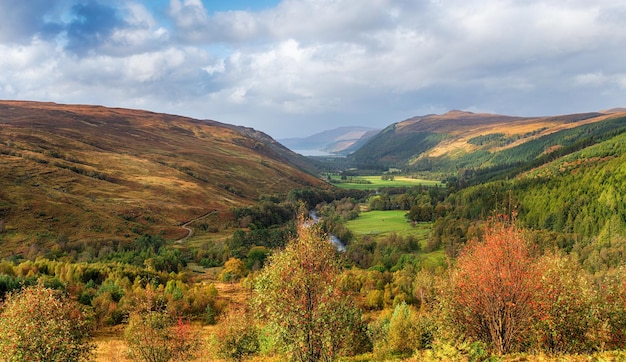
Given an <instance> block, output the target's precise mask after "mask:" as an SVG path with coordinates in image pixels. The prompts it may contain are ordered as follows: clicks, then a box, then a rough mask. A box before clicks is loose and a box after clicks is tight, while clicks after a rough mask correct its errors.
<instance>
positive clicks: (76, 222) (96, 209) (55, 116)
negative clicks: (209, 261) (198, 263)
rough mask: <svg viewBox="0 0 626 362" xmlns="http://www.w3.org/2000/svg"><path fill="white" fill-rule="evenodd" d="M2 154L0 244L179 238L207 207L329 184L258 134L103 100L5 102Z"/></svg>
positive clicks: (0, 104) (1, 105) (0, 117)
mask: <svg viewBox="0 0 626 362" xmlns="http://www.w3.org/2000/svg"><path fill="white" fill-rule="evenodd" d="M0 160H1V162H0V220H2V221H0V232H3V233H0V240H2V242H1V244H0V249H1V250H7V249H10V248H11V247H15V246H16V245H37V244H39V243H46V242H48V241H55V240H58V239H59V238H62V239H68V240H94V241H98V240H107V239H111V238H118V239H119V238H135V237H136V236H137V235H141V234H144V233H149V234H156V233H163V234H164V235H165V236H166V237H168V238H170V239H173V238H178V237H182V236H184V235H185V233H186V232H185V230H183V229H181V228H180V227H178V225H180V224H181V223H183V222H184V221H187V220H191V219H193V218H194V217H198V216H200V215H203V214H205V213H207V212H209V211H212V210H219V211H227V210H229V209H230V208H231V207H234V206H242V205H246V204H249V203H250V202H252V201H253V200H255V199H257V198H258V197H259V195H260V194H271V193H278V192H286V191H288V190H289V189H291V188H295V187H302V186H312V185H322V183H321V181H319V180H318V179H316V178H315V177H313V176H312V175H310V174H308V173H306V172H304V171H302V168H303V167H305V166H306V161H304V160H303V159H302V158H298V157H297V155H295V154H293V153H292V152H290V151H288V150H287V149H285V148H284V147H282V146H280V145H279V144H277V143H276V142H275V141H274V140H272V139H271V138H270V137H269V136H267V135H265V134H263V133H261V132H258V131H254V130H252V129H247V128H241V127H234V126H230V125H225V124H221V123H218V122H214V121H201V120H195V119H190V118H185V117H180V116H173V115H166V114H157V113H152V112H146V111H139V110H128V109H112V108H105V107H99V106H83V105H59V104H53V103H37V102H18V101H0ZM295 163H298V164H299V166H294V164H295Z"/></svg>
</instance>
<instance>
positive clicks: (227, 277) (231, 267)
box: [220, 258, 247, 282]
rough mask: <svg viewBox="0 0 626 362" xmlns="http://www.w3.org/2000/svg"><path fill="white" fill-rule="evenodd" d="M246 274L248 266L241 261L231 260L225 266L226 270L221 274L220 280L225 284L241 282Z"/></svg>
mask: <svg viewBox="0 0 626 362" xmlns="http://www.w3.org/2000/svg"><path fill="white" fill-rule="evenodd" d="M246 273H247V270H246V266H245V264H244V263H243V262H242V261H241V260H239V259H237V258H230V259H228V261H227V262H226V263H225V264H224V269H223V270H222V272H221V273H220V280H222V281H224V282H229V281H235V280H239V279H241V278H243V277H245V276H246Z"/></svg>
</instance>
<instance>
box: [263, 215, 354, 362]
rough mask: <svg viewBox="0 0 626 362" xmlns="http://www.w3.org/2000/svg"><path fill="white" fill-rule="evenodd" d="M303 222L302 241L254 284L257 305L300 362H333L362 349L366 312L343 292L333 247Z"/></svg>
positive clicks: (278, 257)
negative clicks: (363, 312)
mask: <svg viewBox="0 0 626 362" xmlns="http://www.w3.org/2000/svg"><path fill="white" fill-rule="evenodd" d="M300 221H301V222H300V223H299V226H298V233H297V237H296V238H295V239H293V240H291V241H290V242H289V243H288V245H287V246H286V248H285V250H284V251H282V252H278V253H276V254H274V255H272V256H271V257H270V258H269V261H268V264H267V265H266V267H265V268H264V269H263V271H262V272H261V274H260V275H259V277H258V278H257V281H256V284H255V291H256V296H255V298H254V301H253V303H255V304H256V306H255V310H257V311H258V313H259V317H261V318H262V320H265V321H267V323H268V324H269V326H268V327H269V328H270V329H271V330H272V331H273V332H274V333H275V334H276V337H277V340H278V342H279V343H280V344H281V345H282V346H283V347H284V348H285V350H286V351H287V352H289V353H290V354H291V357H292V359H294V360H296V361H307V362H309V361H311V362H312V361H332V360H334V359H335V358H337V357H338V356H340V355H342V354H348V353H350V352H352V351H353V350H354V349H355V348H358V344H359V342H363V338H364V336H365V333H364V331H365V328H364V324H363V323H362V321H361V313H360V311H359V310H358V309H356V307H355V306H354V304H353V302H352V300H351V299H350V298H349V297H348V296H347V295H346V294H345V293H344V292H342V291H341V290H340V289H339V288H338V282H339V275H340V266H339V264H338V260H337V257H336V251H335V249H334V247H333V246H332V245H331V244H330V242H328V240H327V238H326V236H325V235H323V234H322V233H321V232H320V231H319V229H317V228H316V226H309V225H307V224H305V223H303V222H302V220H300Z"/></svg>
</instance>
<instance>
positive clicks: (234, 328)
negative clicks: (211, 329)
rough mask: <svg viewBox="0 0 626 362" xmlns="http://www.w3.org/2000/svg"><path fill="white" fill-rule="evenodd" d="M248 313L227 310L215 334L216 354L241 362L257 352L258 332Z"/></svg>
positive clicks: (241, 310)
mask: <svg viewBox="0 0 626 362" xmlns="http://www.w3.org/2000/svg"><path fill="white" fill-rule="evenodd" d="M251 319H252V318H251V316H250V315H249V313H248V312H247V311H246V310H244V309H241V308H236V309H232V310H229V311H228V313H226V315H225V316H224V319H223V320H222V322H221V323H220V324H219V325H218V327H217V332H216V334H215V338H216V342H217V354H218V355H219V356H220V357H224V358H226V359H232V360H235V361H242V360H243V359H244V358H245V357H246V356H249V355H252V354H255V353H256V352H257V351H258V350H259V338H258V331H257V329H256V326H255V324H254V323H251Z"/></svg>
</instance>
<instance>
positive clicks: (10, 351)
mask: <svg viewBox="0 0 626 362" xmlns="http://www.w3.org/2000/svg"><path fill="white" fill-rule="evenodd" d="M90 332H91V324H90V323H89V319H88V318H87V315H86V314H85V313H84V312H83V311H82V310H81V309H80V306H79V305H78V304H77V303H75V302H73V301H71V300H70V299H69V298H68V297H66V296H64V295H62V294H60V293H59V292H58V291H55V290H52V289H48V288H46V287H44V286H43V285H42V284H41V283H40V284H37V285H35V286H32V287H28V288H25V289H23V290H22V291H21V292H18V293H14V294H9V295H8V297H7V299H6V301H5V303H4V307H3V309H2V313H0V355H2V358H4V360H6V361H80V360H87V359H89V358H90V357H92V351H93V349H94V348H95V345H94V344H93V343H92V342H91V336H90Z"/></svg>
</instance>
